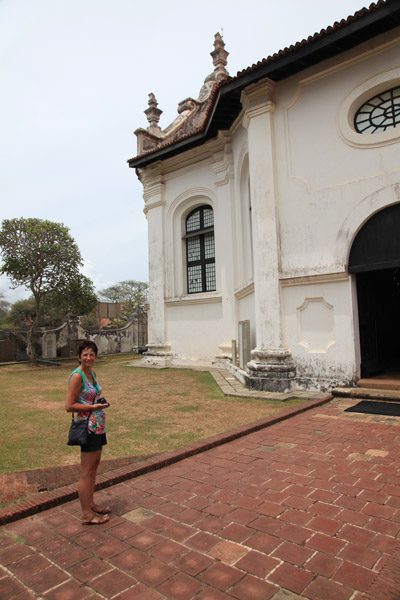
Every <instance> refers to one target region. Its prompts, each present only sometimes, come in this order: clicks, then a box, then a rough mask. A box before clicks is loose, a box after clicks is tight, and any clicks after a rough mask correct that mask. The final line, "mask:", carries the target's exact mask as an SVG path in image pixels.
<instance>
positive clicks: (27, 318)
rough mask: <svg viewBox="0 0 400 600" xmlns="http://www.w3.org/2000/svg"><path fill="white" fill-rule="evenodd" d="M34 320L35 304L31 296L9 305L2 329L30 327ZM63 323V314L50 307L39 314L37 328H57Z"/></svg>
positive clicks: (57, 309)
mask: <svg viewBox="0 0 400 600" xmlns="http://www.w3.org/2000/svg"><path fill="white" fill-rule="evenodd" d="M35 318H36V304H35V299H34V297H33V296H31V297H30V298H27V299H26V300H18V302H14V304H12V305H11V308H10V310H9V311H8V312H7V313H6V315H5V317H4V319H3V321H2V326H3V327H30V326H31V324H32V323H33V322H34V321H35ZM64 321H65V314H64V312H63V311H62V310H60V309H59V308H57V307H55V306H53V305H50V306H47V307H46V310H45V311H44V312H43V313H42V314H41V316H40V320H39V322H38V326H39V327H58V326H59V325H62V323H63V322H64Z"/></svg>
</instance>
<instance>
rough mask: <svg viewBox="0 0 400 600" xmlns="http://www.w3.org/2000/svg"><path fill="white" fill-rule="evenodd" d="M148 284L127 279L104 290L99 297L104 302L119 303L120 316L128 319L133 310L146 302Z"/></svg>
mask: <svg viewBox="0 0 400 600" xmlns="http://www.w3.org/2000/svg"><path fill="white" fill-rule="evenodd" d="M148 289H149V284H148V283H146V282H145V281H135V280H133V279H129V280H126V281H120V282H119V283H116V284H115V285H112V286H110V287H108V288H105V289H104V290H101V291H100V292H99V293H100V297H101V299H102V300H103V301H105V302H119V303H120V304H122V308H121V316H122V317H123V318H124V319H125V320H126V319H128V318H129V317H130V316H131V314H132V312H133V311H134V309H135V308H138V307H140V306H143V304H144V303H145V302H146V300H147V294H148Z"/></svg>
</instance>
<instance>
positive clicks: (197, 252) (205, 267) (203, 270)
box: [185, 205, 216, 294]
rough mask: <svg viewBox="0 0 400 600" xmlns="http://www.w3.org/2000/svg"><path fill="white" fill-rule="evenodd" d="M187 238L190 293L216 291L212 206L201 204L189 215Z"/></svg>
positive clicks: (188, 288) (188, 287)
mask: <svg viewBox="0 0 400 600" xmlns="http://www.w3.org/2000/svg"><path fill="white" fill-rule="evenodd" d="M185 239H186V266H187V290H188V294H196V293H200V292H213V291H215V289H216V282H215V244H214V213H213V209H212V208H211V207H210V206H207V205H204V206H200V207H198V208H196V209H195V210H192V212H191V213H190V214H189V215H188V217H187V219H186V235H185Z"/></svg>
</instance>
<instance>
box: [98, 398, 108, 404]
mask: <svg viewBox="0 0 400 600" xmlns="http://www.w3.org/2000/svg"><path fill="white" fill-rule="evenodd" d="M97 404H110V403H109V401H108V400H106V399H105V398H99V399H98V400H97Z"/></svg>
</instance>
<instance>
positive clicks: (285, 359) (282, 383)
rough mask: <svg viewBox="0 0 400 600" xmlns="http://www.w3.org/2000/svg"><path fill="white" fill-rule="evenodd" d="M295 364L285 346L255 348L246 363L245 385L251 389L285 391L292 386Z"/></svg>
mask: <svg viewBox="0 0 400 600" xmlns="http://www.w3.org/2000/svg"><path fill="white" fill-rule="evenodd" d="M295 377H296V365H295V363H294V361H293V359H292V354H291V352H290V351H289V350H287V349H286V348H272V349H269V350H267V349H265V348H255V349H254V350H252V351H251V361H250V362H248V363H247V376H246V385H247V387H249V388H250V389H253V390H262V391H266V392H280V393H281V392H285V391H289V390H290V389H291V387H292V383H293V381H294V378H295Z"/></svg>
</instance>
